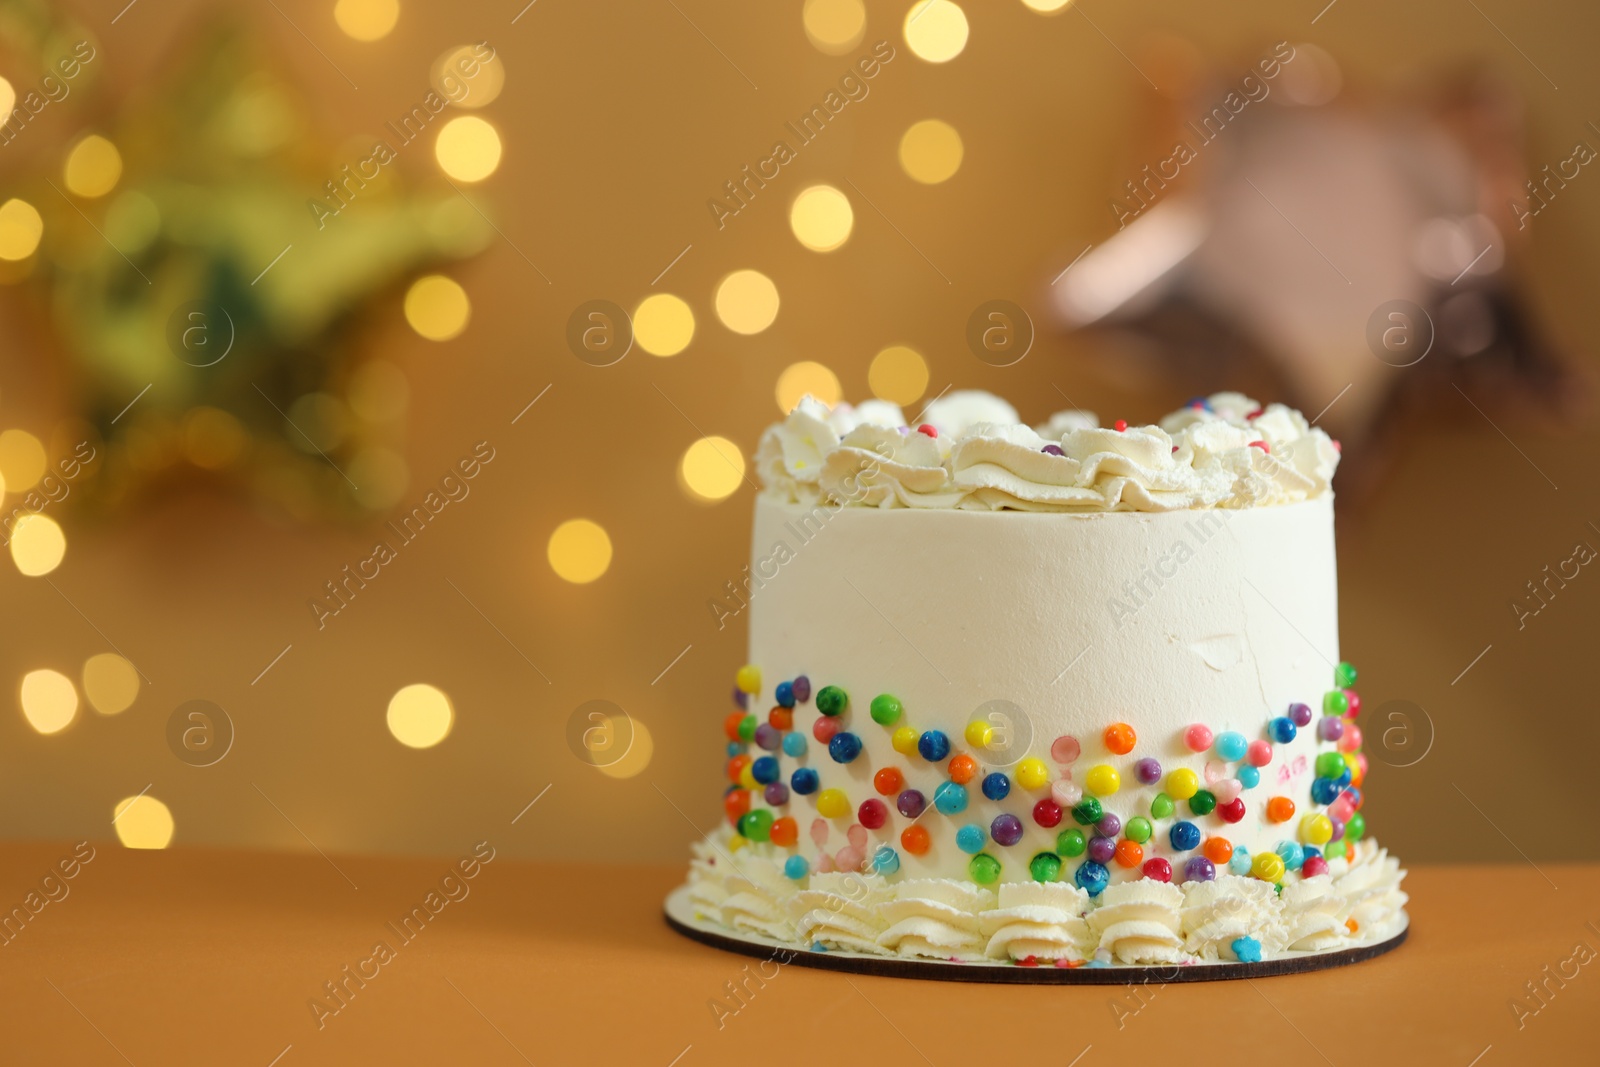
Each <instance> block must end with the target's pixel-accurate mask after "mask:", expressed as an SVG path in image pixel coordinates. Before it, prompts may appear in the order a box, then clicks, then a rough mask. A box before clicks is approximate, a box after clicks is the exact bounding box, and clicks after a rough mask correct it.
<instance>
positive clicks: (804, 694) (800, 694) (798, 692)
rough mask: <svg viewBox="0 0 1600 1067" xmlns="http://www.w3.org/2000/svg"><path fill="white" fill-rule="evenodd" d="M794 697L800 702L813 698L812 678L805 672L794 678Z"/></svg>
mask: <svg viewBox="0 0 1600 1067" xmlns="http://www.w3.org/2000/svg"><path fill="white" fill-rule="evenodd" d="M794 699H795V701H796V702H797V703H800V704H804V703H805V702H806V701H808V700H810V699H811V679H810V678H807V677H806V676H805V675H803V674H802V675H801V676H800V677H798V678H796V679H795V680H794Z"/></svg>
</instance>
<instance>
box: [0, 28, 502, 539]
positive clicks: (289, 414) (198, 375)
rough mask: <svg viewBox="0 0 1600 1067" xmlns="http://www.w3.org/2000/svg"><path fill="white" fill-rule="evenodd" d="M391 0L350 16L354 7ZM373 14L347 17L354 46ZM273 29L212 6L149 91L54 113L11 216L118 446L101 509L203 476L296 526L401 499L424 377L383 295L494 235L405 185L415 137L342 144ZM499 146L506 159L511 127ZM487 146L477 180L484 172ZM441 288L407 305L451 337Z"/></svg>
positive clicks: (68, 47) (448, 192) (417, 152)
mask: <svg viewBox="0 0 1600 1067" xmlns="http://www.w3.org/2000/svg"><path fill="white" fill-rule="evenodd" d="M44 6H45V5H42V4H38V3H27V2H18V0H13V2H12V3H9V4H6V3H0V17H3V16H4V15H6V14H14V13H15V12H16V11H17V10H21V9H26V10H27V11H28V12H31V13H33V15H34V16H36V17H39V18H43V17H44V16H43V14H41V12H42V10H43V8H44ZM383 6H384V5H376V6H374V5H360V4H352V5H341V7H342V8H344V9H345V10H346V14H347V15H348V16H349V17H350V18H351V19H355V18H356V16H358V15H359V16H361V17H362V18H366V16H367V15H371V14H372V13H373V12H377V14H383V12H382V11H379V10H378V9H379V8H382V7H383ZM388 6H389V7H391V8H392V7H393V6H394V5H392V4H390V5H388ZM368 8H371V9H372V10H371V11H368V10H367V9H368ZM358 9H359V10H358ZM363 12H365V14H363ZM374 17H375V16H374ZM382 21H383V20H382V19H377V20H376V21H372V20H368V21H365V22H362V21H359V20H357V21H355V22H350V23H348V24H346V22H345V20H344V19H341V25H344V26H345V28H346V29H347V30H348V31H350V32H351V33H352V35H354V36H361V33H358V32H357V30H358V29H359V30H361V32H369V31H370V32H371V33H372V34H376V31H377V29H379V28H381V27H380V26H379V23H380V22H382ZM352 27H355V28H352ZM384 32H387V31H386V30H385V31H384ZM377 35H379V36H381V34H377ZM35 36H41V37H49V38H50V40H52V41H54V42H55V43H54V44H53V45H51V46H50V47H46V48H45V54H50V48H51V47H53V48H55V49H57V50H58V51H60V52H61V54H66V55H72V54H73V46H72V43H71V41H70V40H68V38H70V36H71V35H70V34H65V33H60V32H57V33H54V34H53V35H52V34H35ZM260 40H261V35H260V34H259V33H256V32H253V31H252V30H251V29H250V28H249V27H248V26H247V25H246V24H245V23H243V22H241V21H238V20H236V19H233V18H229V17H223V18H219V19H218V20H217V21H214V22H211V23H209V24H207V25H205V26H203V27H201V28H200V29H199V30H198V31H197V32H196V33H195V34H194V35H193V37H192V38H191V39H190V40H189V42H188V45H187V46H186V47H184V48H182V49H181V50H180V52H179V54H178V55H177V56H176V57H175V59H174V61H173V62H171V63H169V64H168V65H167V66H166V68H165V69H166V71H167V74H166V76H165V77H164V79H163V81H162V82H161V83H160V84H158V85H157V86H156V87H155V88H154V89H153V90H152V91H150V92H149V93H145V94H141V95H140V96H138V97H135V98H132V99H131V100H130V101H129V102H128V103H127V104H121V103H120V102H118V104H117V107H116V108H115V109H112V108H111V107H110V106H109V105H107V104H104V103H102V105H101V106H100V107H98V108H97V109H96V114H95V115H94V121H93V122H86V121H83V120H82V119H81V118H79V117H78V115H77V113H76V112H75V113H74V114H73V116H71V117H72V121H71V122H70V123H68V122H67V120H68V116H67V115H66V114H62V115H60V116H57V121H58V122H61V123H65V124H66V128H67V130H68V131H69V132H68V140H67V142H66V144H65V146H64V149H59V150H57V151H55V152H44V151H41V149H43V148H45V147H47V146H46V145H45V143H44V140H43V138H42V136H41V138H40V141H39V143H38V144H36V145H34V146H33V147H34V152H33V153H32V154H31V155H32V158H33V159H34V160H36V161H37V162H36V164H35V166H36V168H37V172H35V173H30V174H24V175H21V176H19V178H18V180H14V181H13V182H12V183H11V187H12V190H13V191H14V192H15V194H16V196H15V198H14V199H11V200H9V201H7V202H6V203H5V204H4V205H0V259H8V260H14V261H18V268H17V269H19V270H20V271H22V273H23V274H26V275H27V278H28V281H29V282H30V283H31V284H30V290H29V291H31V292H33V293H35V294H37V299H36V301H35V303H34V307H35V309H36V310H37V311H38V312H39V313H40V314H41V315H46V316H48V317H49V318H50V319H51V321H52V324H53V326H54V334H55V336H56V337H57V339H58V343H59V347H60V349H61V352H62V355H63V356H64V357H65V358H66V359H67V360H68V362H69V364H70V366H71V367H72V372H73V373H72V376H71V377H72V385H73V386H75V388H76V390H77V393H78V395H79V396H80V397H81V398H82V404H83V415H84V421H85V422H86V423H87V425H86V426H84V427H83V428H82V429H81V431H75V432H81V433H82V434H83V436H84V438H86V439H90V440H92V441H93V443H94V444H96V445H99V444H101V443H102V442H103V444H104V446H105V447H104V449H103V452H104V459H103V463H102V464H101V465H99V469H98V471H97V472H96V476H95V477H93V478H91V479H88V480H86V482H85V484H84V485H83V486H82V488H81V492H78V491H77V490H75V495H79V496H82V497H84V498H86V499H88V500H90V501H92V502H94V503H96V504H98V505H100V506H102V507H108V506H114V505H118V504H122V503H124V502H128V501H133V500H137V499H141V498H144V497H147V496H149V495H150V494H151V493H152V492H154V491H156V490H157V489H159V488H165V487H169V486H171V485H174V484H183V483H194V482H197V481H198V482H201V483H205V482H213V483H221V484H225V485H228V486H231V487H233V488H235V489H238V490H243V491H245V492H247V493H249V494H251V495H252V496H253V497H254V498H255V499H257V500H258V501H260V502H262V503H264V504H266V505H267V506H268V507H269V509H271V510H274V511H277V512H280V513H286V514H288V515H289V516H292V517H295V518H300V519H306V518H311V517H315V516H327V515H359V514H362V513H365V512H369V511H372V510H382V509H385V508H388V507H390V506H392V505H393V503H394V502H395V500H396V499H397V498H398V497H399V495H400V494H401V493H403V491H404V489H405V483H406V472H405V464H404V460H403V459H402V458H401V456H400V453H399V450H398V445H399V443H400V440H399V437H400V428H401V427H400V418H401V416H402V415H403V413H404V410H405V406H406V402H407V398H408V396H409V390H408V388H407V385H406V382H405V380H404V374H403V372H401V371H400V370H399V368H397V367H396V366H395V365H394V364H392V363H389V362H387V361H382V362H378V363H374V362H373V361H371V360H370V359H368V358H367V354H366V352H365V350H364V349H365V346H364V345H362V343H361V338H362V335H363V334H364V333H365V332H366V330H367V328H368V327H369V326H370V324H371V323H372V322H373V320H374V319H375V318H376V316H375V315H374V314H373V312H374V309H375V306H376V305H377V302H378V301H385V302H387V303H389V306H391V307H392V306H394V302H396V299H397V297H398V295H399V293H400V292H402V291H404V289H405V288H406V286H407V284H408V283H409V282H410V281H411V280H412V279H413V278H415V277H417V276H418V275H419V274H421V273H423V272H425V271H426V270H427V269H428V268H430V267H435V266H438V265H440V264H442V263H444V262H446V261H448V260H453V259H460V258H463V257H466V256H470V255H473V254H475V253H477V252H478V251H480V250H481V249H482V248H483V247H484V246H485V245H486V243H487V241H488V239H489V237H490V236H492V230H491V229H490V227H489V225H488V223H487V222H486V221H485V220H484V219H483V218H482V217H481V216H480V215H479V214H478V210H477V208H476V207H474V206H473V205H472V204H471V203H469V202H467V201H466V200H465V199H464V198H463V196H462V195H461V194H460V193H459V192H458V191H456V190H455V189H453V188H451V187H450V185H449V184H448V183H447V182H446V181H444V180H441V179H440V178H438V177H437V176H432V177H430V178H429V179H428V181H427V182H426V183H425V184H424V185H422V186H421V187H420V188H417V189H409V188H407V185H406V183H405V182H403V181H402V179H401V178H400V177H399V172H400V171H402V170H414V171H419V172H421V173H424V174H430V175H432V174H433V167H434V163H433V160H432V159H430V158H429V156H428V152H427V149H426V148H425V147H422V142H421V141H420V140H418V139H416V138H414V137H413V138H408V139H398V138H397V137H396V136H395V135H394V134H393V133H392V131H390V130H388V129H385V130H383V131H380V132H379V133H378V134H376V135H373V134H366V135H361V136H358V137H355V138H352V139H350V140H347V141H345V142H343V143H342V144H340V145H338V146H337V147H334V146H332V145H330V144H329V143H328V142H327V141H326V140H325V139H324V138H323V137H322V136H321V135H320V131H318V130H317V129H316V127H315V122H314V117H315V109H314V108H313V107H312V106H311V104H310V103H309V102H308V101H307V100H306V99H305V98H304V96H303V95H302V94H301V93H299V92H297V91H296V88H295V86H294V85H293V84H292V83H291V82H290V81H289V80H288V78H287V77H286V76H285V75H284V74H283V72H282V71H280V70H279V69H278V68H277V67H276V65H275V64H273V63H271V62H269V61H268V59H267V58H266V57H264V56H263V55H262V54H261V52H260V50H259V47H258V42H259V41H260ZM63 42H64V43H63ZM41 47H43V46H41ZM90 47H91V49H92V45H91V46H90ZM491 56H492V53H491ZM105 63H106V59H104V58H100V59H98V60H96V61H94V62H92V63H89V64H86V65H85V68H84V71H83V74H82V76H80V78H79V81H80V83H83V84H87V74H88V72H89V70H90V69H91V68H92V69H93V70H94V72H95V73H98V69H99V68H100V67H102V66H104V65H105ZM480 69H481V68H480ZM429 76H430V72H429V71H427V70H422V71H418V82H419V89H418V95H419V97H421V96H422V94H424V93H427V94H428V100H429V101H435V100H436V101H437V103H438V108H434V107H433V106H432V104H431V103H429V104H428V108H427V109H428V111H431V112H433V113H434V114H435V115H437V111H439V110H444V109H446V108H447V107H448V106H449V104H448V102H447V101H445V100H443V99H438V98H436V96H435V94H433V93H432V92H431V91H430V90H429V88H428V85H429V82H428V78H429ZM17 91H18V92H19V93H20V92H22V88H21V83H19V84H18V87H17ZM72 99H73V101H74V104H75V105H78V106H79V108H80V110H82V108H83V103H82V100H81V99H80V98H79V97H78V96H74V97H73V98H72ZM456 121H460V120H456ZM474 121H476V122H482V120H477V119H475V120H474ZM485 125H487V124H485ZM490 129H491V132H492V127H491V128H490ZM32 132H33V131H31V130H24V131H23V133H24V135H31V134H32ZM397 140H399V141H400V143H398V144H396V143H395V142H396V141H397ZM380 146H381V147H380ZM493 147H494V151H493V154H494V156H495V158H496V159H498V153H499V141H498V136H497V135H496V136H495V143H494V146H493ZM475 151H476V152H477V155H475V156H472V157H471V159H470V160H469V162H473V163H474V164H475V166H476V167H477V172H483V174H480V176H483V175H484V174H486V173H487V171H486V170H485V167H487V169H488V170H492V169H493V166H492V165H491V164H486V162H485V156H484V155H483V153H484V152H485V151H486V149H484V148H483V146H482V145H478V147H477V148H476V150H475ZM374 158H378V159H379V160H380V161H381V163H382V164H383V165H382V166H381V168H380V167H368V166H367V164H370V163H371V162H372V160H373V159H374ZM46 160H48V162H46ZM396 161H398V166H395V165H390V164H393V163H395V162H396ZM475 173H476V172H475ZM3 266H4V265H3V264H0V269H3ZM6 277H7V276H5V275H3V273H0V281H3V280H6ZM11 277H13V278H14V277H17V276H11ZM434 277H435V278H436V280H433V279H430V278H424V279H423V282H420V283H418V285H419V286H423V287H424V292H423V295H424V296H425V297H428V299H425V300H422V301H421V303H422V304H424V305H425V308H424V310H423V311H421V312H419V311H417V310H416V309H415V308H414V306H413V305H414V303H416V301H414V300H413V299H407V300H406V301H405V313H406V316H407V318H408V319H410V320H411V322H412V324H413V325H414V326H416V328H417V329H418V332H420V333H422V334H423V335H424V336H427V337H431V338H434V339H436V340H443V339H447V338H449V337H453V336H455V335H456V334H458V333H460V332H461V330H462V329H464V328H465V327H466V324H467V314H468V304H467V299H466V295H465V292H464V291H463V290H462V289H461V287H460V285H459V283H457V282H455V281H452V280H450V279H447V278H443V277H442V276H434ZM429 286H431V288H429ZM415 292H416V290H415V289H413V293H414V294H415ZM419 319H420V320H421V321H419ZM13 488H17V487H15V486H14V487H13Z"/></svg>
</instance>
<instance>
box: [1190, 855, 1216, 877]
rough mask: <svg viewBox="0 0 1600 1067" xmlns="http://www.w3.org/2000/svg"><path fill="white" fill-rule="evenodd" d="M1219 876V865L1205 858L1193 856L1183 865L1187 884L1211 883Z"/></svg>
mask: <svg viewBox="0 0 1600 1067" xmlns="http://www.w3.org/2000/svg"><path fill="white" fill-rule="evenodd" d="M1216 876H1217V865H1216V864H1215V863H1212V862H1211V861H1210V860H1208V859H1206V858H1205V857H1204V856H1192V857H1190V858H1189V859H1188V860H1187V861H1186V862H1185V863H1184V865H1183V879H1184V881H1186V882H1209V881H1211V880H1212V879H1213V878H1215V877H1216Z"/></svg>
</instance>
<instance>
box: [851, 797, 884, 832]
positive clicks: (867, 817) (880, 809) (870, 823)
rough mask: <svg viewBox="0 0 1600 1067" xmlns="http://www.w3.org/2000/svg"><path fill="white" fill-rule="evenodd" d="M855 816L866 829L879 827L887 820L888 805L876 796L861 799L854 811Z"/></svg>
mask: <svg viewBox="0 0 1600 1067" xmlns="http://www.w3.org/2000/svg"><path fill="white" fill-rule="evenodd" d="M856 818H857V819H858V820H860V822H861V825H862V826H865V827H866V828H867V829H868V830H877V829H881V828H882V826H883V824H884V823H886V822H888V821H889V806H888V805H887V804H885V803H884V802H883V801H881V800H879V799H877V798H876V797H874V798H873V799H871V800H863V801H862V802H861V807H860V809H859V810H857V812H856Z"/></svg>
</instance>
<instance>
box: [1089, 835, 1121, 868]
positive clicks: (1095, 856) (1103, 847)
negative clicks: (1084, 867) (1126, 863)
mask: <svg viewBox="0 0 1600 1067" xmlns="http://www.w3.org/2000/svg"><path fill="white" fill-rule="evenodd" d="M1116 854H1117V843H1116V841H1114V840H1113V839H1111V838H1109V837H1091V838H1089V858H1090V859H1092V860H1094V862H1096V863H1103V864H1109V863H1110V862H1111V861H1112V859H1113V858H1115V856H1116Z"/></svg>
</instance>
